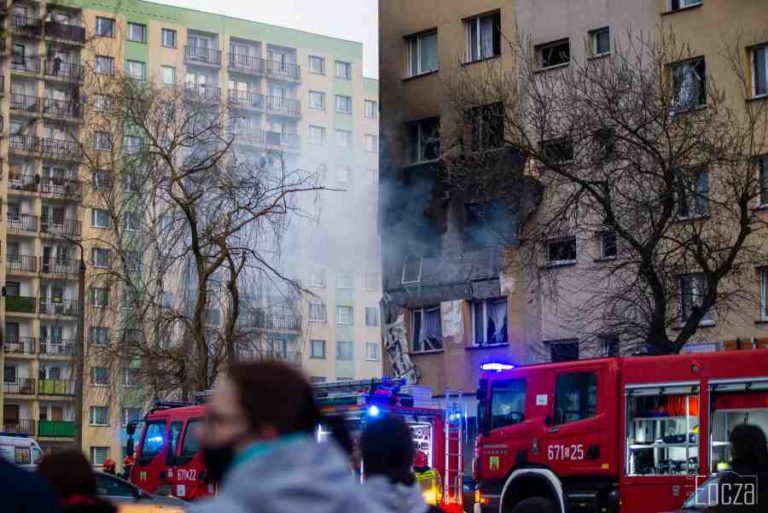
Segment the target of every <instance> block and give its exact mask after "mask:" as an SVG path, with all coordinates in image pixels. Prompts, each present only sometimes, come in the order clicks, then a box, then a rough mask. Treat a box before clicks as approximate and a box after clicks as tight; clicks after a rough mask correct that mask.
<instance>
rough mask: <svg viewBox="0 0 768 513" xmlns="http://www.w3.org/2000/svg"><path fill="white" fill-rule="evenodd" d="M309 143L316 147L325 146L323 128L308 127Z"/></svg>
mask: <svg viewBox="0 0 768 513" xmlns="http://www.w3.org/2000/svg"><path fill="white" fill-rule="evenodd" d="M309 142H310V143H312V144H316V145H318V146H320V145H323V144H325V127H322V126H315V125H309Z"/></svg>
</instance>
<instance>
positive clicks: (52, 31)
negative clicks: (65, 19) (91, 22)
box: [45, 21, 85, 44]
mask: <svg viewBox="0 0 768 513" xmlns="http://www.w3.org/2000/svg"><path fill="white" fill-rule="evenodd" d="M45 35H46V37H52V38H55V39H61V40H64V41H71V42H73V43H79V44H84V43H85V28H84V27H81V26H79V25H70V24H68V23H59V22H57V21H46V22H45Z"/></svg>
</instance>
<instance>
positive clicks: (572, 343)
mask: <svg viewBox="0 0 768 513" xmlns="http://www.w3.org/2000/svg"><path fill="white" fill-rule="evenodd" d="M544 344H545V345H546V346H547V347H548V348H549V361H550V363H556V362H573V361H578V360H579V359H580V358H581V344H580V342H579V339H577V338H564V339H556V340H545V341H544ZM555 346H568V347H571V348H575V349H576V351H575V352H576V358H553V355H554V353H553V351H552V349H553V348H554V347H555Z"/></svg>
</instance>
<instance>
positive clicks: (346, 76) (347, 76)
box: [334, 60, 352, 80]
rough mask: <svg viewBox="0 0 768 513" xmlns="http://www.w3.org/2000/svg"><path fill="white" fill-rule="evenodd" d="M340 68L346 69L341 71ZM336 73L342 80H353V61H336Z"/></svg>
mask: <svg viewBox="0 0 768 513" xmlns="http://www.w3.org/2000/svg"><path fill="white" fill-rule="evenodd" d="M339 70H344V71H343V73H339ZM334 72H335V73H334V75H335V76H336V78H340V79H342V80H352V63H351V62H347V61H338V60H337V61H336V62H335V64H334Z"/></svg>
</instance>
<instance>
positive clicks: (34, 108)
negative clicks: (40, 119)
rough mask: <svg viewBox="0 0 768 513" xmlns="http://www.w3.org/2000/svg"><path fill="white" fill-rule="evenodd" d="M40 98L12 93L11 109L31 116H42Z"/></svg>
mask: <svg viewBox="0 0 768 513" xmlns="http://www.w3.org/2000/svg"><path fill="white" fill-rule="evenodd" d="M40 104H41V102H40V98H38V97H37V96H30V95H26V94H18V93H11V101H10V108H11V110H17V111H22V112H28V113H30V114H40Z"/></svg>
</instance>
